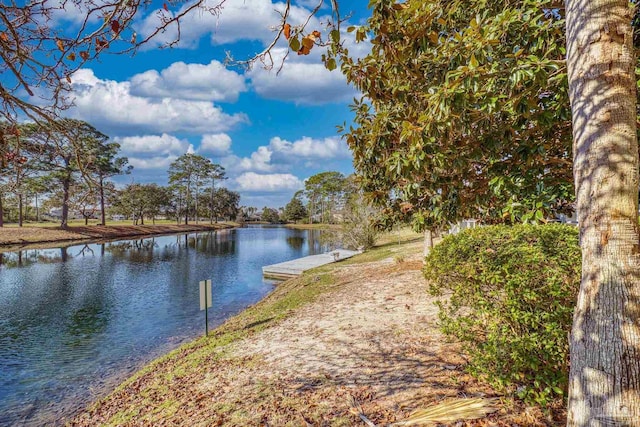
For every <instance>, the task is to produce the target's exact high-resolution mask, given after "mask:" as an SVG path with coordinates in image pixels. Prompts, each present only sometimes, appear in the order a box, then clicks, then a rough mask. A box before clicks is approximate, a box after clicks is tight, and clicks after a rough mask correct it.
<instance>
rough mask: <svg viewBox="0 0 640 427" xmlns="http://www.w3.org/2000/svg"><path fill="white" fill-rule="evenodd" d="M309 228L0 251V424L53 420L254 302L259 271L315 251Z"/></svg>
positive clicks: (260, 286)
mask: <svg viewBox="0 0 640 427" xmlns="http://www.w3.org/2000/svg"><path fill="white" fill-rule="evenodd" d="M317 237H318V232H317V231H310V230H304V231H303V230H291V229H287V228H282V227H266V226H265V227H259V226H252V227H248V228H241V229H233V230H220V231H216V232H206V233H197V234H196V233H190V234H181V235H172V236H161V237H154V238H145V239H139V240H126V241H118V242H110V243H104V244H88V245H84V244H83V245H77V246H71V247H67V248H57V249H32V250H25V251H21V252H9V253H4V254H0V425H2V426H4V425H29V426H33V425H56V424H58V425H59V424H64V421H65V419H68V418H69V416H71V415H72V414H73V413H75V412H77V411H78V410H79V409H81V408H83V407H84V406H86V405H87V404H88V403H90V402H91V401H93V400H95V399H97V398H100V397H102V396H104V395H105V394H106V393H108V392H109V391H110V390H111V389H113V388H114V387H115V386H116V385H117V384H118V383H119V382H120V381H122V380H123V379H125V378H126V377H127V376H128V375H130V374H131V373H132V372H134V371H135V370H136V369H138V368H140V367H141V366H142V365H144V363H146V362H148V361H149V360H151V359H153V358H155V357H157V356H159V355H161V354H162V353H165V352H167V351H169V350H171V349H173V348H176V347H177V346H179V345H180V344H181V343H184V342H185V341H189V340H191V339H193V338H195V337H197V336H199V335H203V334H204V312H201V311H200V310H199V291H198V282H199V281H200V280H203V279H212V283H213V291H212V294H213V308H211V309H210V310H209V326H210V327H214V326H215V325H218V324H220V323H222V321H223V320H224V319H226V318H228V317H229V316H231V315H233V314H235V313H238V312H239V311H241V310H242V309H244V308H245V307H247V306H248V305H251V304H254V303H255V302H257V301H259V300H260V299H261V298H263V297H264V296H265V295H266V294H267V293H269V292H270V291H271V290H272V289H273V286H274V282H273V281H269V280H265V279H263V278H262V266H264V265H268V264H274V263H277V262H282V261H287V260H290V259H294V258H298V257H302V256H306V255H311V254H315V253H320V252H322V248H321V246H320V244H319V242H318V239H317Z"/></svg>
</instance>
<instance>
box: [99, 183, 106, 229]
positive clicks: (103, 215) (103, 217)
mask: <svg viewBox="0 0 640 427" xmlns="http://www.w3.org/2000/svg"><path fill="white" fill-rule="evenodd" d="M99 186H100V225H106V213H105V209H104V179H103V177H102V175H101V176H100V182H99Z"/></svg>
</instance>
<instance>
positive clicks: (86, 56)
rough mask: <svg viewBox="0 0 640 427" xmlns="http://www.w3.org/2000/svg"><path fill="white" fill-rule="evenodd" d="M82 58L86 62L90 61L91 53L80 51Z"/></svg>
mask: <svg viewBox="0 0 640 427" xmlns="http://www.w3.org/2000/svg"><path fill="white" fill-rule="evenodd" d="M80 58H82V59H83V60H85V61H86V60H87V59H89V51H88V50H83V51H80Z"/></svg>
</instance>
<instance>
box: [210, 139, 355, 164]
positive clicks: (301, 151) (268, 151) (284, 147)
mask: <svg viewBox="0 0 640 427" xmlns="http://www.w3.org/2000/svg"><path fill="white" fill-rule="evenodd" d="M350 156H351V152H350V151H349V149H348V148H347V144H346V143H345V142H344V141H343V140H341V139H340V138H338V137H330V138H323V139H315V138H309V137H306V136H304V137H302V138H300V139H298V140H296V141H294V142H290V141H287V140H285V139H282V138H280V137H277V136H276V137H274V138H271V140H270V141H269V145H263V146H260V147H258V149H257V150H256V151H254V152H253V153H251V155H250V156H249V157H242V158H240V157H238V156H235V155H231V156H227V157H225V158H223V159H222V164H223V166H224V167H225V168H227V169H228V170H239V171H254V172H275V171H283V170H287V169H289V168H290V166H291V165H293V164H299V163H300V162H303V161H307V160H309V161H317V160H319V159H321V160H330V159H347V158H349V157H350Z"/></svg>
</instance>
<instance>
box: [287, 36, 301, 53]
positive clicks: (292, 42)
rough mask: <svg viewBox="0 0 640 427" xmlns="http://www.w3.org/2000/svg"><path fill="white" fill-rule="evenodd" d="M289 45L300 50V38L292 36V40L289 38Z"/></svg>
mask: <svg viewBox="0 0 640 427" xmlns="http://www.w3.org/2000/svg"><path fill="white" fill-rule="evenodd" d="M289 47H290V48H291V50H295V51H296V52H297V51H299V50H300V40H298V37H292V38H291V40H289Z"/></svg>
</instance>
